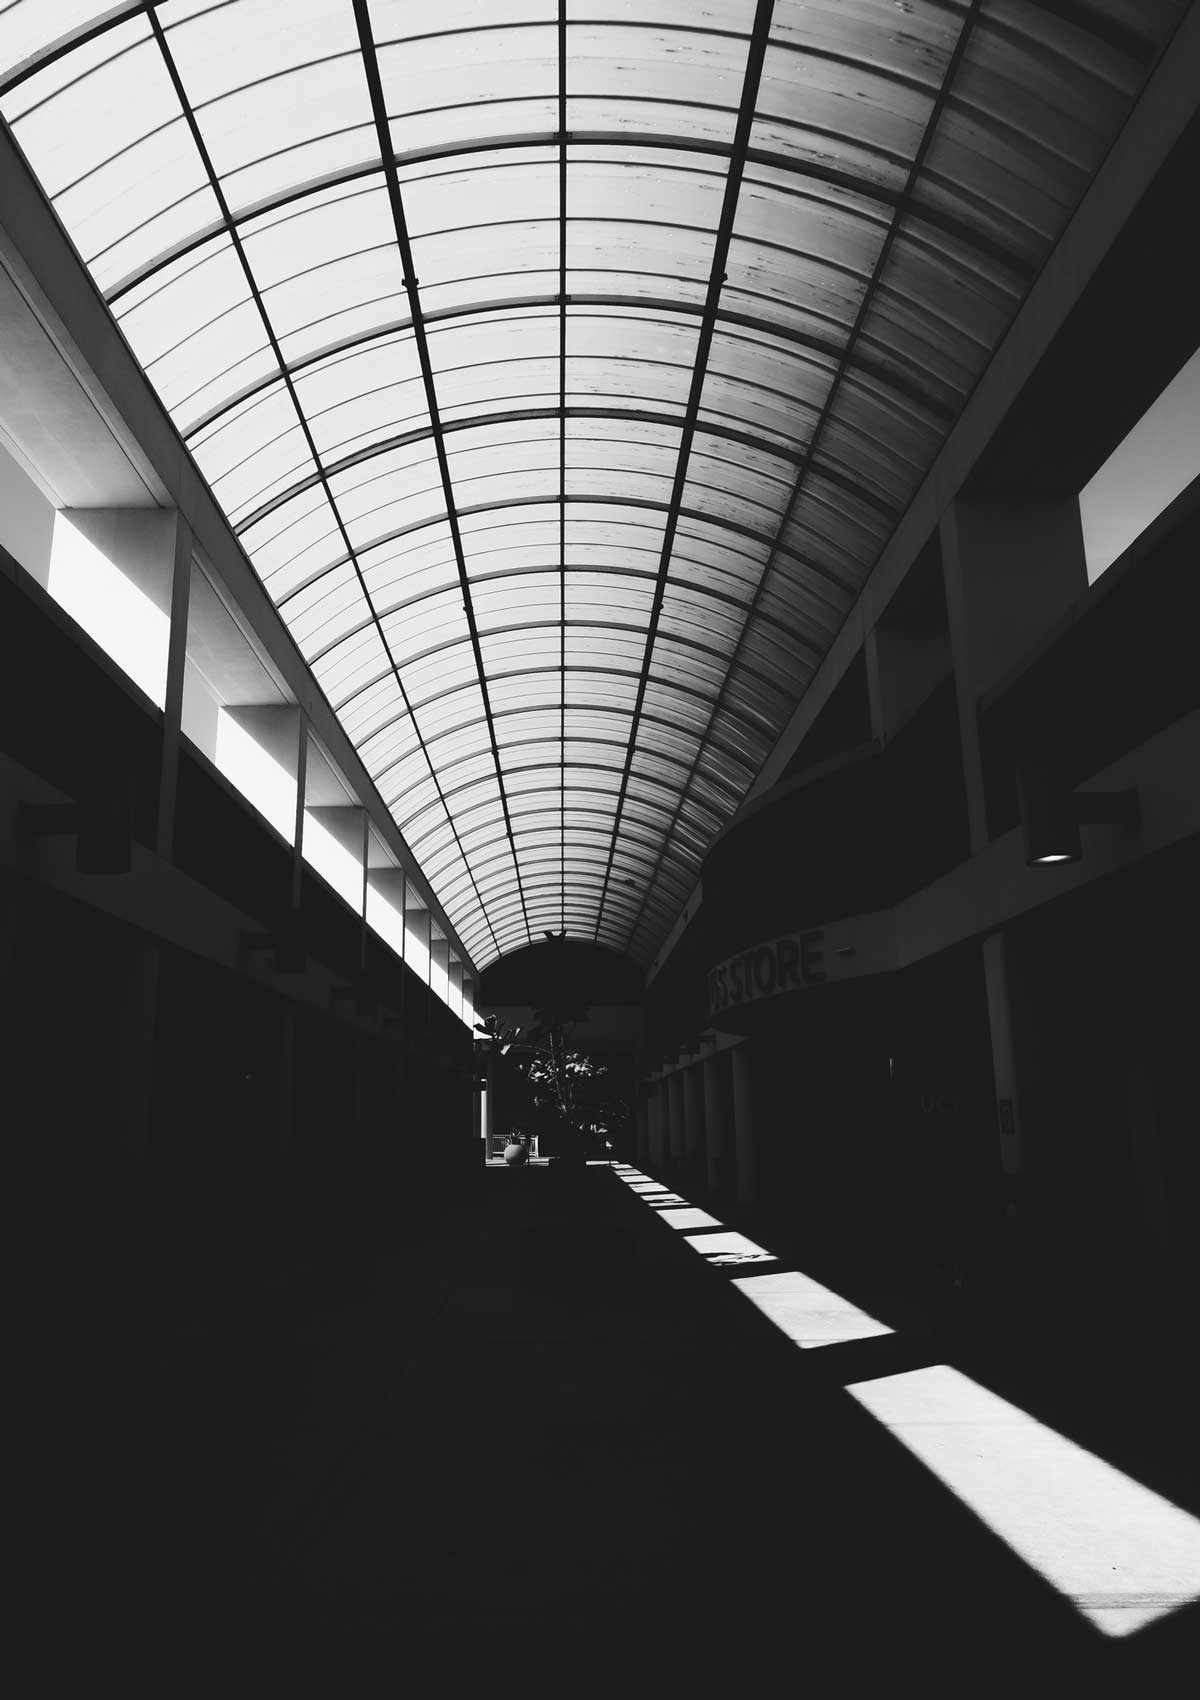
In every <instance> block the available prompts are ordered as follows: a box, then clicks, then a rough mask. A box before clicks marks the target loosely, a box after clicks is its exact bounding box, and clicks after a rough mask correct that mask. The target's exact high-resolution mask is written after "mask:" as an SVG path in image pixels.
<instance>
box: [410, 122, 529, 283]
mask: <svg viewBox="0 0 1200 1700" xmlns="http://www.w3.org/2000/svg"><path fill="white" fill-rule="evenodd" d="M399 178H400V189H401V193H402V195H403V198H404V213H405V219H406V221H407V224H408V231H409V235H410V236H411V238H412V239H413V241H414V242H417V241H420V240H422V239H423V238H425V237H428V236H434V235H446V236H449V235H451V234H452V233H454V232H462V233H466V232H468V231H475V232H478V231H479V230H481V229H484V228H486V227H488V226H492V227H493V228H494V231H495V242H496V246H497V248H498V249H503V248H505V247H507V246H510V245H511V246H519V245H520V244H521V243H522V242H523V241H524V233H525V231H526V230H529V229H530V228H531V227H536V226H548V225H553V226H554V227H555V229H557V225H558V149H557V148H555V147H548V146H541V147H537V146H534V147H529V148H520V149H505V150H504V151H503V152H500V153H477V154H471V153H468V154H465V155H464V154H459V155H457V156H456V157H455V158H453V159H437V158H435V159H427V160H421V161H419V162H415V163H412V164H404V163H402V164H401V165H400V169H399ZM545 237H546V232H545V230H544V229H543V230H540V231H539V232H538V235H537V238H536V239H537V241H538V242H539V243H540V242H542V241H544V240H545ZM471 240H472V243H473V242H474V241H475V240H477V238H476V237H472V238H471ZM453 275H455V276H461V275H463V274H461V273H454V274H453ZM423 281H424V280H423V279H422V282H423Z"/></svg>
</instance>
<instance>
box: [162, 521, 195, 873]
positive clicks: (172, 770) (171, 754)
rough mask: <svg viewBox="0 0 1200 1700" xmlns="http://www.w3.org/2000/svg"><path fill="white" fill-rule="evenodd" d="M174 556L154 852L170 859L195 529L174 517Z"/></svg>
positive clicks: (172, 843) (177, 778) (176, 788)
mask: <svg viewBox="0 0 1200 1700" xmlns="http://www.w3.org/2000/svg"><path fill="white" fill-rule="evenodd" d="M174 543H175V554H174V560H173V562H172V566H171V627H170V637H169V639H168V642H167V688H166V695H165V698H164V702H163V721H162V755H161V760H160V765H159V774H158V824H157V828H156V833H155V846H154V847H155V849H156V850H157V851H158V854H159V855H160V856H162V857H163V858H164V859H165V860H167V861H169V860H170V859H171V854H172V851H173V849H174V845H175V797H176V794H177V792H178V788H179V743H180V738H181V736H182V726H183V686H184V676H185V673H186V670H187V637H188V605H189V602H190V598H191V588H192V528H191V526H190V525H189V524H188V522H187V521H186V520H185V519H184V517H183V515H182V514H181V513H179V512H178V511H177V512H176V514H175V539H174Z"/></svg>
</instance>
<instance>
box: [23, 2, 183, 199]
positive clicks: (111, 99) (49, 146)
mask: <svg viewBox="0 0 1200 1700" xmlns="http://www.w3.org/2000/svg"><path fill="white" fill-rule="evenodd" d="M4 112H5V116H6V118H7V119H8V121H9V123H10V124H11V125H12V127H13V130H14V133H15V134H16V136H17V139H18V141H19V142H20V144H21V147H22V149H23V151H24V153H25V155H26V158H27V159H28V160H29V163H30V164H31V165H32V167H33V169H34V170H35V171H36V172H37V175H38V178H39V180H40V181H41V184H42V187H43V189H44V190H45V191H46V193H47V194H48V195H49V196H50V197H51V198H52V199H54V198H56V197H57V196H58V195H60V194H61V193H62V191H63V190H64V189H66V188H67V187H68V185H69V184H71V183H73V182H75V181H76V179H77V178H79V177H80V176H81V175H82V173H83V171H84V170H86V169H87V167H88V166H89V165H90V166H92V167H93V168H94V167H95V166H98V165H100V164H102V163H103V162H104V161H106V160H110V159H113V158H114V157H115V156H117V155H118V154H120V153H121V152H122V151H123V150H124V149H126V148H131V147H135V146H136V145H137V144H138V143H139V142H140V141H142V140H143V138H145V137H146V136H148V135H150V134H151V133H152V132H154V131H158V130H162V129H164V128H165V127H166V126H167V125H169V124H170V123H171V122H172V121H173V120H177V119H178V118H179V117H180V107H179V101H178V100H177V98H176V96H175V91H174V89H173V88H172V87H171V80H170V77H169V76H168V75H167V70H166V67H165V65H164V64H163V60H162V55H161V54H160V53H159V51H158V48H157V46H156V45H155V42H154V39H153V36H152V35H151V33H150V27H149V25H148V24H147V22H146V20H145V19H144V18H135V19H131V20H130V21H129V22H128V23H123V24H121V25H119V26H118V27H117V28H116V29H114V30H112V31H110V32H109V34H108V35H107V36H106V37H105V38H104V39H103V41H102V42H97V43H95V44H94V45H93V46H92V47H91V49H90V50H88V51H85V53H84V54H83V55H82V57H81V59H80V60H79V62H78V63H76V62H75V61H74V59H73V57H72V59H69V60H68V61H66V63H64V62H62V61H60V62H59V63H58V64H57V65H54V66H50V67H47V69H46V70H44V71H39V72H36V73H35V74H34V75H33V76H32V77H30V78H29V80H28V81H27V82H26V83H25V84H24V85H23V86H22V88H21V89H20V90H18V91H16V92H15V93H14V94H12V95H10V96H8V97H7V98H6V99H5V102H4ZM81 137H86V138H87V139H88V145H87V148H86V152H85V153H84V154H83V156H82V157H81V153H80V146H79V143H80V138H81ZM131 222H134V223H136V222H137V220H136V216H135V217H134V218H133V219H132V220H131Z"/></svg>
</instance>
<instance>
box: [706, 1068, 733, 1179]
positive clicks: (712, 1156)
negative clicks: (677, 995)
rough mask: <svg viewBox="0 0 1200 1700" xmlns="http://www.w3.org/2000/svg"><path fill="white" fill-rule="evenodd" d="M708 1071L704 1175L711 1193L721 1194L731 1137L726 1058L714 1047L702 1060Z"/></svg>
mask: <svg viewBox="0 0 1200 1700" xmlns="http://www.w3.org/2000/svg"><path fill="white" fill-rule="evenodd" d="M701 1067H702V1069H703V1073H704V1080H703V1091H704V1179H705V1185H706V1186H707V1188H708V1193H709V1196H710V1197H712V1198H719V1197H720V1195H721V1190H722V1181H723V1171H724V1165H725V1147H726V1142H727V1138H728V1129H727V1126H726V1115H725V1092H724V1080H723V1078H722V1076H723V1073H724V1068H725V1064H724V1060H723V1056H722V1053H721V1052H719V1051H712V1052H710V1053H709V1055H708V1056H706V1057H705V1059H704V1061H703V1063H702V1064H701Z"/></svg>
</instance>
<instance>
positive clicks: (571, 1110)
mask: <svg viewBox="0 0 1200 1700" xmlns="http://www.w3.org/2000/svg"><path fill="white" fill-rule="evenodd" d="M571 1024H572V1018H570V1017H568V1018H566V1019H563V1018H562V1017H559V1018H557V1019H556V1018H554V1017H553V1016H550V1015H548V1014H547V1012H545V1011H541V1010H540V1011H538V1015H537V1025H536V1026H535V1028H534V1029H533V1032H532V1033H531V1034H530V1035H529V1041H528V1044H529V1049H528V1051H527V1053H526V1054H525V1056H524V1057H523V1068H524V1072H525V1075H526V1078H527V1079H528V1081H529V1084H530V1086H531V1088H532V1091H533V1098H534V1105H535V1109H536V1112H537V1117H538V1129H539V1136H540V1141H541V1149H542V1150H543V1151H544V1152H545V1153H546V1154H547V1155H548V1156H552V1157H555V1158H558V1159H561V1160H565V1161H567V1162H569V1163H572V1164H577V1163H582V1162H583V1161H584V1160H585V1158H586V1156H587V1152H588V1148H589V1144H590V1145H591V1148H592V1149H593V1150H596V1151H601V1150H603V1149H604V1148H605V1146H606V1145H607V1143H608V1141H609V1139H610V1137H611V1135H612V1134H613V1133H614V1132H615V1131H617V1129H618V1128H619V1127H620V1126H622V1125H623V1124H624V1122H625V1120H627V1119H628V1115H629V1110H628V1105H626V1104H625V1103H624V1102H622V1101H621V1100H620V1099H619V1098H613V1097H611V1096H610V1094H609V1092H608V1090H607V1086H608V1084H609V1069H608V1067H607V1065H606V1064H604V1063H603V1062H600V1061H599V1060H598V1059H597V1058H595V1057H592V1056H589V1055H588V1053H587V1052H586V1051H576V1050H572V1048H571V1045H570V1040H569V1026H570V1025H571Z"/></svg>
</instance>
